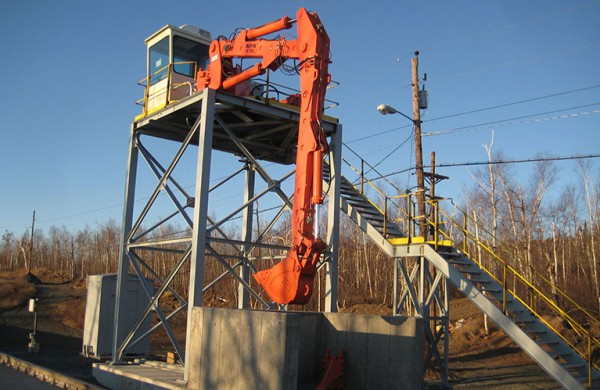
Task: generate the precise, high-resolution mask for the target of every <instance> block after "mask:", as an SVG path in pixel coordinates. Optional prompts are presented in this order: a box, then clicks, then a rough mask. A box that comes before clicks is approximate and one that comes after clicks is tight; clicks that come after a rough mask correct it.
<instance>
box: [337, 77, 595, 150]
mask: <svg viewBox="0 0 600 390" xmlns="http://www.w3.org/2000/svg"><path fill="white" fill-rule="evenodd" d="M595 88H600V84H596V85H592V86H589V87H583V88H578V89H572V90H569V91H562V92H557V93H553V94H549V95H544V96H537V97H533V98H529V99H524V100H518V101H514V102H508V103H501V104H497V105H494V106H489V107H483V108H478V109H475V110H469V111H464V112H459V113H456V114H449V115H444V116H441V117H437V118H432V119H427V120H425V121H423V123H429V122H434V121H437V120H442V119H448V118H454V117H458V116H463V115H469V114H475V113H478V112H483V111H490V110H495V109H498V108H504V107H510V106H514V105H518V104H523V103H529V102H533V101H536V100H542V99H548V98H551V97H556V96H563V95H568V94H571V93H576V92H582V91H587V90H590V89H595ZM595 104H598V103H595ZM555 112H558V111H555ZM535 115H544V114H534V115H531V116H535ZM509 120H511V119H505V120H503V121H509ZM513 120H514V119H513ZM483 125H486V124H482V125H473V126H469V127H476V126H483ZM411 126H412V124H408V125H404V126H399V127H394V128H392V129H388V130H383V131H380V132H377V133H373V134H369V135H366V136H364V137H360V138H356V139H353V140H350V141H345V142H344V143H345V144H347V145H348V144H352V143H355V142H359V141H364V140H366V139H369V138H372V137H376V136H379V135H383V134H388V133H391V132H393V131H396V130H401V129H405V128H408V127H411ZM453 130H455V129H453Z"/></svg>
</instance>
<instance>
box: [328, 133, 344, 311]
mask: <svg viewBox="0 0 600 390" xmlns="http://www.w3.org/2000/svg"><path fill="white" fill-rule="evenodd" d="M329 162H330V167H329V169H330V173H329V175H330V181H329V191H328V192H329V205H328V207H327V245H328V246H329V248H330V250H331V255H330V259H329V262H328V263H327V264H326V268H325V311H326V312H329V313H335V312H337V304H338V266H339V264H338V255H339V251H338V248H339V240H340V197H341V195H340V188H341V187H340V183H341V180H340V176H341V173H342V125H337V128H336V131H335V133H334V134H333V135H332V141H331V143H330V145H329Z"/></svg>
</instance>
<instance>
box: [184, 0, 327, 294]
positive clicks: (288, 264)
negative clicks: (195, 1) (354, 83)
mask: <svg viewBox="0 0 600 390" xmlns="http://www.w3.org/2000/svg"><path fill="white" fill-rule="evenodd" d="M294 23H295V24H297V33H298V38H297V39H295V40H285V39H284V38H279V39H275V40H267V39H260V37H262V36H265V35H268V34H271V33H274V32H277V31H280V30H285V29H289V28H291V27H292V26H293V24H294ZM209 57H210V64H209V66H208V69H206V70H202V69H201V70H199V71H198V74H197V76H196V86H197V89H198V90H201V89H203V88H211V89H215V90H226V91H231V92H234V91H235V87H236V86H238V85H240V84H241V83H243V82H244V81H246V80H249V79H251V78H252V77H255V76H258V75H261V74H264V73H265V72H266V71H267V69H270V70H277V69H278V68H279V67H280V66H281V65H282V64H283V63H284V62H285V61H286V60H288V59H296V60H298V61H299V65H298V67H297V69H298V71H299V74H300V122H299V124H298V148H297V152H296V180H295V188H294V203H293V209H292V247H291V248H290V251H289V253H288V255H287V257H286V258H285V259H284V260H283V261H281V262H280V263H278V264H276V265H275V266H273V267H272V268H271V269H268V270H264V271H259V272H257V273H256V274H255V275H254V278H255V279H256V281H257V282H258V283H259V284H260V285H261V286H262V287H263V288H264V289H265V291H266V292H267V294H268V295H269V297H271V299H272V300H273V301H275V302H277V303H279V304H289V303H292V304H305V303H307V302H308V301H309V299H310V297H311V295H312V289H313V281H314V278H315V275H316V272H317V262H318V260H319V258H320V256H321V254H322V253H323V251H324V250H325V249H326V248H327V245H326V244H325V243H324V242H323V241H322V240H321V239H320V238H319V237H317V236H316V235H315V225H316V224H317V223H318V221H317V217H316V216H315V212H316V205H318V204H322V203H323V194H322V190H323V189H322V182H323V181H322V180H323V178H322V175H323V154H324V153H327V152H328V146H327V140H326V139H325V134H324V132H323V128H322V126H321V118H322V115H323V110H324V101H325V91H326V88H327V85H328V84H329V82H330V80H331V79H330V75H329V73H328V65H329V62H330V58H329V37H328V35H327V33H326V32H325V28H324V27H323V25H322V24H321V21H320V19H319V17H318V16H317V14H315V13H311V12H308V11H306V10H305V9H304V8H300V9H299V10H298V13H297V15H296V19H295V20H293V19H290V18H289V17H287V16H286V17H283V18H281V19H279V20H276V21H274V22H271V23H268V24H266V25H263V26H261V27H257V28H254V29H248V30H243V31H242V32H240V33H239V34H238V35H237V36H236V37H235V38H234V39H232V40H215V41H213V42H212V44H211V46H210V49H209ZM233 58H256V59H260V62H258V63H257V64H256V65H254V66H253V67H251V68H249V69H246V70H241V69H239V68H238V69H236V68H234V67H233V66H232V61H231V60H232V59H233Z"/></svg>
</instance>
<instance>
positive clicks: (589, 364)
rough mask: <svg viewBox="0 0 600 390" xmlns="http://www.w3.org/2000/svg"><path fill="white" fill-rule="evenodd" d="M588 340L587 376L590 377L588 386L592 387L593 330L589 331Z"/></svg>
mask: <svg viewBox="0 0 600 390" xmlns="http://www.w3.org/2000/svg"><path fill="white" fill-rule="evenodd" d="M587 341H588V348H587V358H588V359H587V361H588V369H587V377H588V387H589V388H590V389H591V388H592V334H591V332H590V331H589V330H588V331H587Z"/></svg>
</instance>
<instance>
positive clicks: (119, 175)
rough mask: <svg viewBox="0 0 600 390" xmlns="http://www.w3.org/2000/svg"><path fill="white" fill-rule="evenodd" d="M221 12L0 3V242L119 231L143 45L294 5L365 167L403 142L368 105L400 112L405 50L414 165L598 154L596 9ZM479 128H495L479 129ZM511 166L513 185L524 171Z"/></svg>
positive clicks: (335, 4) (455, 175)
mask: <svg viewBox="0 0 600 390" xmlns="http://www.w3.org/2000/svg"><path fill="white" fill-rule="evenodd" d="M223 4H225V3H222V2H201V1H178V2H158V1H143V2H134V1H103V2H91V1H90V2H87V1H52V2H48V1H13V0H5V1H2V2H0V47H1V48H2V68H1V69H2V72H0V85H2V90H3V93H2V94H1V95H0V107H1V112H2V114H1V115H0V134H1V137H2V141H1V142H0V165H1V167H2V170H1V173H0V179H1V185H0V232H4V230H9V231H13V232H15V233H17V234H21V233H22V232H24V231H25V230H26V229H28V227H29V226H30V225H31V213H32V211H33V210H34V209H35V210H36V212H37V222H36V226H38V227H40V228H42V229H47V228H48V227H49V226H51V225H57V226H62V225H65V226H67V227H69V228H75V229H78V228H81V227H82V226H85V225H89V226H92V227H93V226H95V225H96V224H103V223H105V222H106V221H107V220H108V219H109V218H113V219H115V220H117V221H120V215H121V210H122V200H123V189H124V180H125V168H126V159H127V147H128V138H129V126H130V123H131V121H132V119H133V118H134V116H135V115H137V114H138V113H139V112H140V110H139V107H137V106H136V105H135V104H134V102H135V101H136V100H137V99H139V98H140V97H141V96H142V89H141V88H140V87H139V86H137V85H136V82H137V81H139V80H140V79H142V78H143V77H144V76H145V61H146V58H145V47H144V39H145V38H146V37H147V36H149V35H151V34H152V33H153V32H154V31H156V30H158V29H159V28H161V27H162V26H164V25H166V24H172V25H182V24H192V25H197V26H199V27H202V28H203V29H205V30H209V31H211V32H212V34H213V36H217V35H221V34H223V35H229V34H230V33H231V32H233V31H234V30H235V29H236V28H237V27H255V26H258V25H261V24H263V23H265V22H269V21H272V20H275V19H278V18H280V17H282V16H284V15H290V16H292V17H293V15H295V13H296V11H297V9H298V7H300V6H303V7H306V8H307V9H309V10H312V11H316V12H317V13H318V14H319V16H320V18H321V20H322V21H323V23H324V25H325V27H326V29H327V31H328V33H329V35H330V38H331V47H332V49H331V51H332V59H333V63H332V65H331V66H330V73H331V74H332V78H333V79H334V80H336V81H338V82H340V86H338V87H336V88H334V89H332V90H330V93H329V95H328V97H329V98H331V99H333V100H336V101H339V102H340V106H339V107H337V108H335V109H334V110H332V111H330V112H329V114H330V115H333V116H336V117H338V118H339V119H340V121H341V123H342V124H343V129H344V140H345V142H347V143H348V144H349V146H351V147H352V148H353V149H355V150H356V151H357V152H359V153H361V154H362V155H364V156H365V157H366V158H367V159H368V160H369V161H371V162H373V163H377V162H379V161H380V160H381V159H382V158H383V157H384V156H386V155H387V154H389V153H390V152H392V151H393V150H394V149H395V148H396V147H398V145H400V144H401V143H402V142H403V141H404V140H405V139H406V138H407V137H408V136H409V134H410V129H409V128H400V129H397V128H398V127H401V126H404V125H406V124H407V121H406V120H405V119H404V118H402V117H400V116H398V115H394V116H382V115H380V114H379V113H378V112H377V111H376V106H377V105H378V104H380V103H388V104H390V105H392V106H394V107H395V108H397V109H399V110H400V111H403V112H404V113H406V114H409V115H411V111H412V103H411V89H410V77H411V74H410V58H411V56H412V53H413V52H414V51H415V50H420V52H421V55H420V71H421V72H420V73H421V75H422V74H423V73H427V76H428V81H427V82H426V88H427V90H428V91H429V108H428V110H426V111H424V112H423V120H424V123H423V132H424V133H434V134H436V135H431V136H426V137H424V138H423V150H424V156H425V160H426V162H427V161H428V156H429V153H430V152H431V151H432V150H435V151H436V153H437V161H438V162H439V163H453V162H467V161H481V160H485V159H486V155H485V150H484V149H483V147H482V144H487V143H489V142H490V139H491V131H492V128H493V129H494V130H495V143H494V149H495V150H502V151H503V152H504V154H505V155H506V157H507V158H515V159H520V158H531V157H535V156H536V155H538V154H545V155H550V156H566V155H574V154H591V153H598V152H599V151H600V135H599V134H598V131H599V130H600V129H599V124H600V115H599V114H600V72H599V69H600V22H599V21H600V1H556V0H553V1H526V2H523V1H477V2H475V1H453V2H449V1H437V0H434V1H428V2H398V1H376V0H373V1H370V2H368V3H366V2H348V1H334V0H331V1H320V2H318V1H304V2H300V1H286V2H282V1H260V2H248V1H231V2H227V3H226V4H227V6H225V5H223ZM292 32H293V30H292ZM294 82H295V80H294ZM576 90H578V91H577V92H572V91H576ZM563 92H568V93H564V94H561V95H558V96H553V97H548V98H542V97H546V96H549V95H556V94H560V93H563ZM529 99H531V101H530V102H527V103H520V104H514V105H509V106H506V107H503V108H501V109H494V110H485V111H480V112H478V113H473V114H468V115H460V116H454V117H451V118H446V119H436V118H440V117H446V116H452V115H455V114H460V113H465V112H469V111H474V110H479V109H483V108H489V107H492V106H497V105H504V104H508V103H513V102H518V101H523V100H529ZM511 118H519V119H512V120H511ZM428 120H431V122H428ZM490 122H497V123H495V124H494V125H480V124H487V123H490ZM476 125H480V126H476ZM469 126H471V127H469ZM392 129H396V130H392ZM387 130H390V131H387ZM386 131H387V132H386ZM364 137H368V138H367V139H363V140H362V141H355V140H357V139H361V138H364ZM353 141H354V142H353ZM413 155H414V153H412V145H411V143H410V142H408V143H407V144H405V145H404V146H402V147H400V148H398V150H396V151H395V152H394V153H393V154H392V155H391V156H390V157H389V158H387V159H386V160H385V161H384V162H382V163H381V165H379V166H378V169H380V170H381V172H383V173H389V172H393V171H398V170H402V169H405V168H407V167H409V166H411V165H413V164H414V156H413ZM348 158H349V159H350V160H352V157H351V156H349V155H348ZM593 161H594V167H595V168H594V170H593V172H594V174H595V175H596V177H598V174H597V173H598V166H599V163H598V162H597V161H596V160H593ZM556 166H557V167H559V168H560V173H561V178H562V179H561V180H562V182H561V183H565V182H570V181H569V180H570V178H571V176H573V175H574V173H573V166H574V164H573V163H572V162H560V163H556ZM514 169H515V171H516V172H517V174H521V175H523V176H524V177H525V176H526V175H527V172H528V171H527V170H528V169H529V168H528V165H527V164H521V165H519V166H515V168H514ZM471 171H472V169H471ZM439 172H440V173H442V174H445V175H448V176H450V177H451V179H450V180H449V181H446V182H444V183H443V184H442V185H440V187H439V191H438V193H439V192H440V191H441V194H442V195H446V196H453V197H456V196H458V194H459V193H460V191H461V190H463V189H464V188H465V187H467V186H468V185H469V183H470V180H471V179H470V174H469V172H470V171H469V169H467V168H464V167H461V168H447V169H443V170H439ZM219 174H220V172H218V171H217V172H216V175H217V176H218V175H219ZM223 174H224V173H223ZM397 180H398V181H399V182H401V183H407V180H414V179H413V178H409V176H406V175H404V176H398V177H397ZM407 185H410V183H407Z"/></svg>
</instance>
